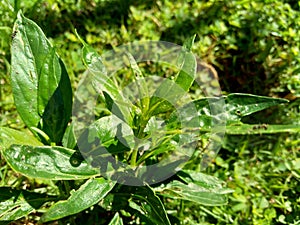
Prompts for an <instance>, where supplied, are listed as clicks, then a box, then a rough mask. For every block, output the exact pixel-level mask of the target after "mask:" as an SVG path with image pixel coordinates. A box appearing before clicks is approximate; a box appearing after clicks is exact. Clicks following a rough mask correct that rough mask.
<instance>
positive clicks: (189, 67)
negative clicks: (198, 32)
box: [150, 36, 197, 115]
mask: <svg viewBox="0 0 300 225" xmlns="http://www.w3.org/2000/svg"><path fill="white" fill-rule="evenodd" d="M194 40H195V36H193V37H191V38H189V39H187V40H186V42H185V43H184V46H183V47H182V51H181V52H180V55H179V56H178V62H177V64H178V65H177V67H178V68H179V72H178V74H177V75H176V77H175V79H174V81H172V82H168V81H165V82H163V83H162V84H161V85H160V86H159V87H158V88H157V90H156V91H155V94H154V96H153V97H152V98H151V100H150V108H151V113H152V115H156V114H159V113H163V112H166V111H169V110H171V109H173V106H172V105H173V103H174V102H172V101H170V100H173V101H174V100H176V101H177V100H180V99H181V98H182V97H183V96H184V94H185V93H187V92H188V90H189V88H190V87H191V86H192V84H193V82H194V79H195V75H196V70H197V62H196V58H195V56H194V54H193V53H192V52H191V48H192V45H193V43H194ZM157 96H158V97H157ZM166 100H169V101H166ZM170 102H172V104H171V103H170Z"/></svg>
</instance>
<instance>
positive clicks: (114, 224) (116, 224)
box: [108, 212, 123, 225]
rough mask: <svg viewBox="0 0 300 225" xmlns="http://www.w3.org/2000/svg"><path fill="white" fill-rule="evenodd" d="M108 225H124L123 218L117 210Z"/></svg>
mask: <svg viewBox="0 0 300 225" xmlns="http://www.w3.org/2000/svg"><path fill="white" fill-rule="evenodd" d="M108 225H123V220H122V218H121V217H120V215H119V213H118V212H117V213H116V214H115V215H114V217H113V218H112V220H111V221H110V222H109V224H108Z"/></svg>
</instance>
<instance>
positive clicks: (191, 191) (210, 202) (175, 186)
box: [156, 171, 232, 206]
mask: <svg viewBox="0 0 300 225" xmlns="http://www.w3.org/2000/svg"><path fill="white" fill-rule="evenodd" d="M178 175H179V177H180V178H181V179H182V180H183V181H184V182H181V181H179V180H173V181H172V182H170V183H168V184H167V185H161V186H160V187H157V188H156V191H157V192H159V193H160V194H161V195H163V196H165V197H168V198H173V199H182V200H187V201H192V202H196V203H198V204H202V205H207V206H216V205H223V204H226V203H227V196H226V194H228V193H231V192H232V190H230V189H228V188H224V187H223V186H222V184H221V182H220V181H219V180H217V179H216V178H214V177H211V176H208V175H205V174H202V173H196V172H195V171H184V172H180V173H179V174H178Z"/></svg>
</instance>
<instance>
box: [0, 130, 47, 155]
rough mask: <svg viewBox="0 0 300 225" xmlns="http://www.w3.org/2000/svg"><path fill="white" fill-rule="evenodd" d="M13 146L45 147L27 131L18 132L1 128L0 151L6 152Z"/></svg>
mask: <svg viewBox="0 0 300 225" xmlns="http://www.w3.org/2000/svg"><path fill="white" fill-rule="evenodd" d="M13 144H18V145H32V146H41V145H43V144H42V143H41V142H39V141H38V140H37V139H36V138H35V137H33V136H32V135H30V134H28V133H26V132H25V131H23V132H22V131H17V130H14V129H11V128H8V127H0V150H4V149H6V148H8V147H9V146H11V145H13Z"/></svg>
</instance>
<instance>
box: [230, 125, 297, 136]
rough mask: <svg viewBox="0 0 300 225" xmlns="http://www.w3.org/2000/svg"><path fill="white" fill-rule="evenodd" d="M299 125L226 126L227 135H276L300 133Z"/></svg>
mask: <svg viewBox="0 0 300 225" xmlns="http://www.w3.org/2000/svg"><path fill="white" fill-rule="evenodd" d="M299 132H300V126H299V125H277V124H242V123H240V124H230V125H227V126H226V133H227V134H233V135H234V134H237V135H239V134H275V133H299Z"/></svg>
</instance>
